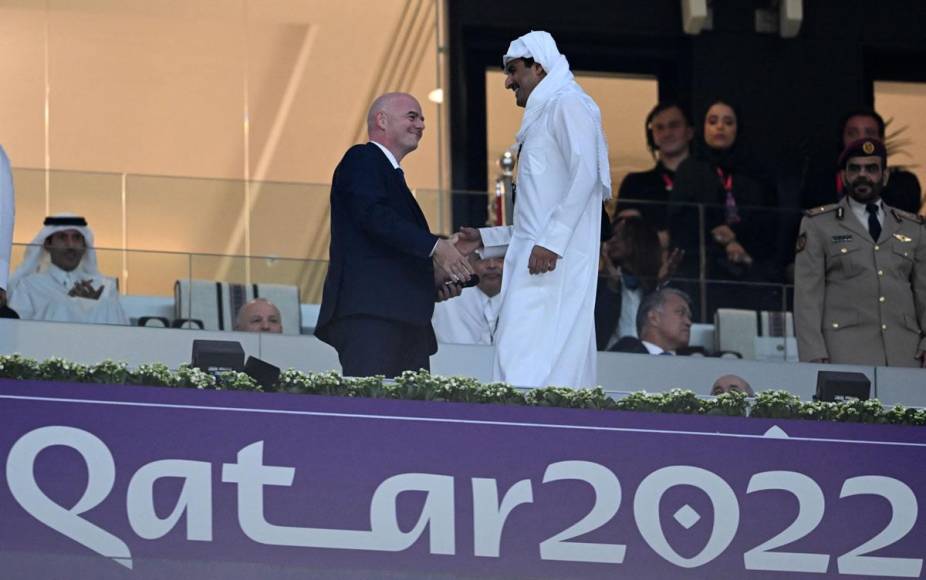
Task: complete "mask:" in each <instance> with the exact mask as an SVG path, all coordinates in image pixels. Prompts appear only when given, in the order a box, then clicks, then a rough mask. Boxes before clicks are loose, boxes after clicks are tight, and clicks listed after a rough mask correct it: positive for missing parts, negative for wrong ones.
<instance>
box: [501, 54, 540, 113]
mask: <svg viewBox="0 0 926 580" xmlns="http://www.w3.org/2000/svg"><path fill="white" fill-rule="evenodd" d="M546 74H547V73H546V72H544V70H543V67H542V66H540V65H539V64H538V63H536V62H535V63H533V64H531V65H530V66H528V65H526V64H524V59H523V58H516V59H514V60H512V61H509V62H508V64H507V65H505V88H506V89H509V90H512V91H514V102H515V104H516V105H517V106H519V107H526V106H527V98H528V97H529V96H530V95H531V93H532V92H533V91H534V88H535V87H536V86H537V85H538V84H539V83H540V81H542V80H543V77H545V76H546Z"/></svg>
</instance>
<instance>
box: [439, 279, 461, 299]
mask: <svg viewBox="0 0 926 580" xmlns="http://www.w3.org/2000/svg"><path fill="white" fill-rule="evenodd" d="M462 293H463V287H462V286H460V285H459V284H454V283H452V282H451V283H450V284H440V285H439V286H438V287H437V298H436V299H435V300H434V301H435V302H443V301H445V300H450V299H451V298H456V297H457V296H459V295H460V294H462Z"/></svg>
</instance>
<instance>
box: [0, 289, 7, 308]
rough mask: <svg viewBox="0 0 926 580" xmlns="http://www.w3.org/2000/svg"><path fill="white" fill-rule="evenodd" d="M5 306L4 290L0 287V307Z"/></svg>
mask: <svg viewBox="0 0 926 580" xmlns="http://www.w3.org/2000/svg"><path fill="white" fill-rule="evenodd" d="M4 306H6V290H4V289H3V288H0V308H3V307H4Z"/></svg>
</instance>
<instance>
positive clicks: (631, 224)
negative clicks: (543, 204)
mask: <svg viewBox="0 0 926 580" xmlns="http://www.w3.org/2000/svg"><path fill="white" fill-rule="evenodd" d="M612 229H613V232H614V234H613V235H612V236H611V238H610V239H609V240H608V241H606V242H605V243H604V244H602V247H601V261H602V269H601V272H600V273H599V276H598V293H597V296H596V299H595V334H596V340H597V343H598V350H607V349H608V347H610V346H611V345H613V344H615V343H616V342H617V340H618V339H619V338H621V337H622V336H636V335H637V332H636V315H637V309H638V308H639V307H640V302H641V301H642V300H643V298H644V297H645V296H646V295H647V294H649V293H650V292H652V291H653V290H656V288H657V287H659V286H660V285H661V284H664V283H665V282H666V280H668V278H669V277H670V276H671V274H672V271H673V270H674V268H675V265H676V263H677V256H676V257H675V258H673V259H669V260H664V257H663V254H664V253H663V249H662V246H661V245H660V243H659V236H658V234H657V233H656V228H655V226H653V224H651V223H649V222H648V221H646V220H644V219H642V218H641V217H639V216H631V217H626V218H621V217H618V218H617V219H615V220H614V224H613V227H612Z"/></svg>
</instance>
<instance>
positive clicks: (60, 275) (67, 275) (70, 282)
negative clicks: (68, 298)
mask: <svg viewBox="0 0 926 580" xmlns="http://www.w3.org/2000/svg"><path fill="white" fill-rule="evenodd" d="M45 271H46V272H47V273H48V275H49V276H51V277H52V279H53V280H54V281H55V282H57V283H58V284H60V285H61V286H62V287H63V288H64V291H65V292H68V291H70V290H71V288H73V287H74V283H75V282H76V281H77V276H76V275H75V274H74V272H75V271H74V270H72V271H70V272H66V271H64V270H62V269H61V268H59V267H58V266H55V265H54V264H49V265H48V269H47V270H45Z"/></svg>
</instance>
